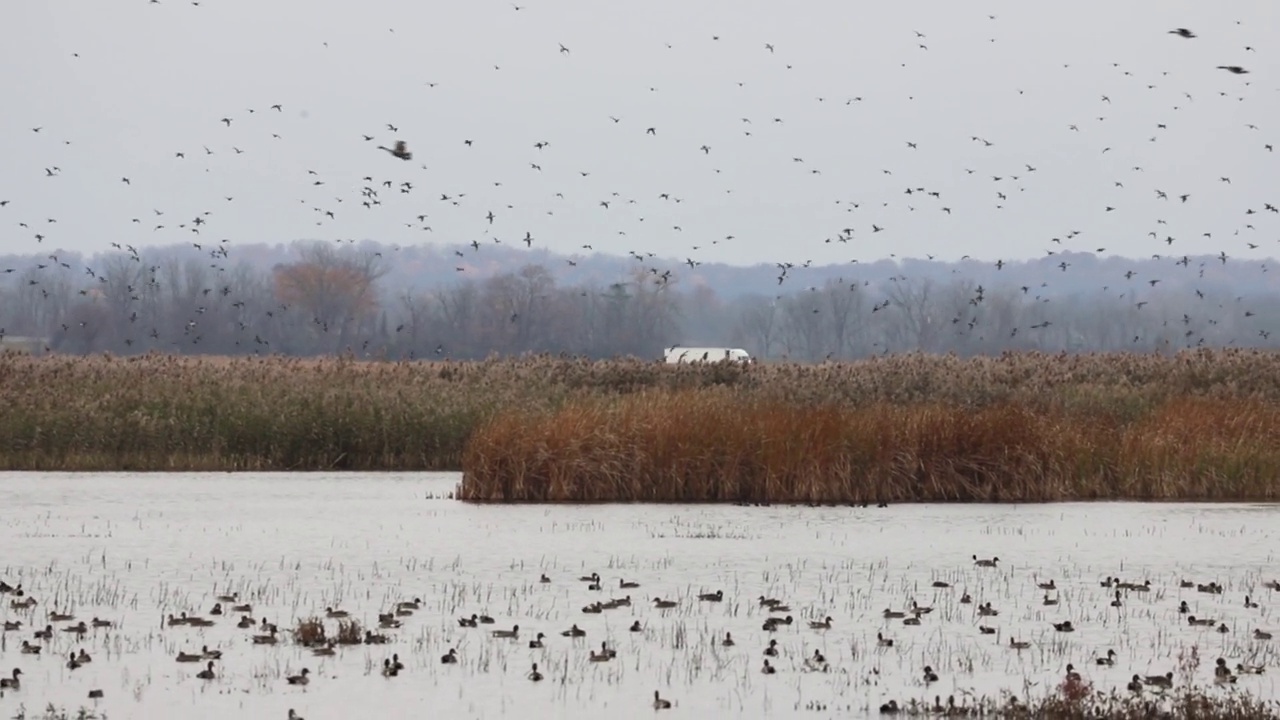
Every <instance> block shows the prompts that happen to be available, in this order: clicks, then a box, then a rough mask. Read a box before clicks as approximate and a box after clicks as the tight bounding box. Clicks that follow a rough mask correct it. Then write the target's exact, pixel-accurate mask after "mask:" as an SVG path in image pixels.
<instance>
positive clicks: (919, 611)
mask: <svg viewBox="0 0 1280 720" xmlns="http://www.w3.org/2000/svg"><path fill="white" fill-rule="evenodd" d="M911 612H913V613H915V614H916V615H928V614H929V613H931V612H933V608H932V607H925V606H923V605H920V604H918V603H916V601H915V600H912V601H911Z"/></svg>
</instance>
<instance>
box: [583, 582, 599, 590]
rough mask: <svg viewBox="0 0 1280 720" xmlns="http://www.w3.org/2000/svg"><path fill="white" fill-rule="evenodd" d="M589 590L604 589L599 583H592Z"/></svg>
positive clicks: (588, 586)
mask: <svg viewBox="0 0 1280 720" xmlns="http://www.w3.org/2000/svg"><path fill="white" fill-rule="evenodd" d="M587 589H588V590H601V589H603V587H602V586H601V585H600V583H598V582H593V583H591V584H589V585H587Z"/></svg>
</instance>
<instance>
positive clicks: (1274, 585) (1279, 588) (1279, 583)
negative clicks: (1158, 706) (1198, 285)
mask: <svg viewBox="0 0 1280 720" xmlns="http://www.w3.org/2000/svg"><path fill="white" fill-rule="evenodd" d="M18 587H22V586H21V585H19V586H18ZM1262 587H1264V588H1266V589H1268V590H1275V591H1276V592H1280V580H1272V581H1271V582H1266V583H1262Z"/></svg>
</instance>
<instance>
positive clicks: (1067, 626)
mask: <svg viewBox="0 0 1280 720" xmlns="http://www.w3.org/2000/svg"><path fill="white" fill-rule="evenodd" d="M1053 629H1054V630H1056V631H1058V632H1075V631H1076V628H1075V626H1074V625H1072V624H1071V621H1070V620H1063V621H1062V622H1060V623H1054V624H1053Z"/></svg>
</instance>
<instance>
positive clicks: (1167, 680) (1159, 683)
mask: <svg viewBox="0 0 1280 720" xmlns="http://www.w3.org/2000/svg"><path fill="white" fill-rule="evenodd" d="M1134 677H1135V678H1136V677H1137V676H1136V675H1135V676H1134ZM1142 682H1143V683H1144V684H1146V685H1154V686H1156V687H1162V688H1171V687H1173V673H1172V672H1167V673H1165V674H1163V675H1148V676H1146V677H1145V678H1143V679H1142Z"/></svg>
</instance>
